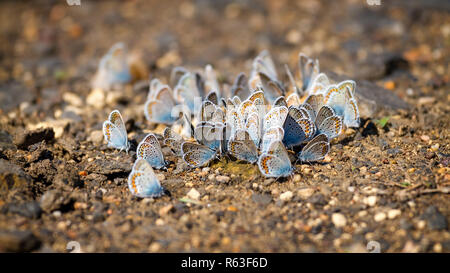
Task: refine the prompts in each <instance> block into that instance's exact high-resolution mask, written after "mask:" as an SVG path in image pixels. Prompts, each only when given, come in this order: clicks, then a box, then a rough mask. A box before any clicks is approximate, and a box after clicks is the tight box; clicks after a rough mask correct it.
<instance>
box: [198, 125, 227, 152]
mask: <svg viewBox="0 0 450 273" xmlns="http://www.w3.org/2000/svg"><path fill="white" fill-rule="evenodd" d="M223 130H224V125H223V124H222V123H219V122H217V123H212V122H208V121H203V122H201V123H199V124H197V126H196V127H195V129H194V138H195V140H197V142H198V143H201V144H203V145H205V146H207V147H208V148H210V149H211V150H214V151H216V150H218V149H220V148H221V145H222V139H223Z"/></svg>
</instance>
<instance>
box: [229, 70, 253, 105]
mask: <svg viewBox="0 0 450 273" xmlns="http://www.w3.org/2000/svg"><path fill="white" fill-rule="evenodd" d="M247 82H248V79H247V76H245V74H244V73H242V72H241V73H240V74H239V75H238V76H237V77H236V79H235V80H234V83H233V85H232V86H231V90H230V97H234V96H237V97H239V98H240V99H241V100H245V99H246V98H247V97H248V96H249V95H250V90H249V88H248V85H247Z"/></svg>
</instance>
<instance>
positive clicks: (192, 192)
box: [186, 188, 200, 200]
mask: <svg viewBox="0 0 450 273" xmlns="http://www.w3.org/2000/svg"><path fill="white" fill-rule="evenodd" d="M186 196H187V197H189V198H191V199H194V200H198V199H199V198H200V193H199V192H198V191H197V190H196V189H194V188H192V189H191V190H190V191H189V192H188V193H187V195H186Z"/></svg>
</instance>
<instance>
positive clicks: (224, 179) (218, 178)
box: [216, 175, 230, 183]
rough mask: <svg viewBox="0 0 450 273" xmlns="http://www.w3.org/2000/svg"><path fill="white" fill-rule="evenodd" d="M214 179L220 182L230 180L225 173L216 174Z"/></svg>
mask: <svg viewBox="0 0 450 273" xmlns="http://www.w3.org/2000/svg"><path fill="white" fill-rule="evenodd" d="M216 181H217V182H220V183H228V182H229V181H230V177H229V176H226V175H218V176H216Z"/></svg>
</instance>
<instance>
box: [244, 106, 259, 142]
mask: <svg viewBox="0 0 450 273" xmlns="http://www.w3.org/2000/svg"><path fill="white" fill-rule="evenodd" d="M260 125H261V121H260V118H259V115H258V113H257V112H253V113H251V114H250V115H249V116H248V117H247V120H246V122H245V129H246V130H247V132H248V134H249V136H250V139H251V140H253V143H255V145H256V147H258V146H259V142H260V140H261V126H260Z"/></svg>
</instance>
